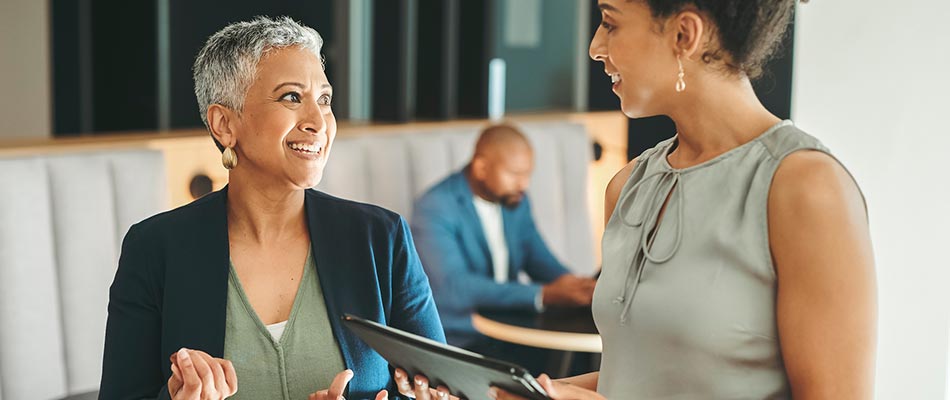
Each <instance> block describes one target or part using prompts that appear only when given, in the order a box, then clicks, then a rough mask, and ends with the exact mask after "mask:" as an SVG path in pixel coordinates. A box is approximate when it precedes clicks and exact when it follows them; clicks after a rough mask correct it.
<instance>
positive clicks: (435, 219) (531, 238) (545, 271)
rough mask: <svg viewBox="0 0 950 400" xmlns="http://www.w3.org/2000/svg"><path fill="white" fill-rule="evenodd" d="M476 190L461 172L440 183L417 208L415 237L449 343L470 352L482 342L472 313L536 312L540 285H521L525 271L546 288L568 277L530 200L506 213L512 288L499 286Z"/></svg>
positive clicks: (504, 213) (414, 228) (525, 200)
mask: <svg viewBox="0 0 950 400" xmlns="http://www.w3.org/2000/svg"><path fill="white" fill-rule="evenodd" d="M472 196H474V195H473V194H472V190H471V188H470V187H469V185H468V180H467V179H466V178H465V175H464V174H463V173H462V172H456V173H454V174H452V175H450V176H449V177H448V178H446V179H445V180H443V181H442V182H439V183H438V184H436V185H435V186H434V187H432V188H431V189H429V190H428V191H427V192H426V193H425V194H424V195H423V196H422V197H420V198H419V199H418V200H417V201H416V203H415V206H414V211H413V217H412V232H413V236H414V237H415V240H416V246H417V247H418V249H419V256H420V257H421V259H422V265H423V266H424V267H425V269H426V272H427V273H428V275H429V283H430V284H431V285H432V292H433V295H434V296H435V301H436V304H438V305H439V315H440V316H441V317H442V324H443V325H444V326H445V333H446V337H447V338H448V340H449V343H451V344H454V345H457V346H468V345H470V344H472V343H473V342H474V341H476V340H477V339H478V338H479V335H478V334H477V333H476V332H475V328H473V327H472V321H471V313H472V312H473V311H474V310H475V309H477V308H484V309H492V308H494V309H516V310H534V309H535V299H536V297H537V296H538V293H539V292H540V290H541V286H540V285H538V284H529V285H524V284H520V283H517V281H518V280H517V279H518V274H519V273H520V272H521V271H525V272H527V273H528V275H529V276H530V277H531V279H532V280H534V281H535V282H542V283H547V282H550V281H552V280H554V279H557V278H558V277H560V276H561V275H562V274H565V273H567V272H568V271H567V269H566V268H564V266H563V265H561V263H560V262H558V260H557V259H556V258H555V257H554V255H553V254H551V252H550V250H548V248H547V246H545V244H544V241H543V240H542V239H541V235H539V234H538V230H537V228H536V227H535V225H534V220H533V219H532V217H531V203H530V201H529V199H528V197H527V196H525V198H524V200H522V202H521V204H519V205H518V206H517V207H515V208H514V209H509V208H506V207H502V218H503V220H504V231H505V242H506V243H507V245H508V257H509V260H508V283H496V282H495V280H494V266H493V265H492V257H491V253H490V251H489V249H488V242H487V241H486V239H485V235H484V231H483V230H482V225H481V220H480V219H479V218H478V214H477V212H476V211H475V205H474V204H472V198H473V197H472Z"/></svg>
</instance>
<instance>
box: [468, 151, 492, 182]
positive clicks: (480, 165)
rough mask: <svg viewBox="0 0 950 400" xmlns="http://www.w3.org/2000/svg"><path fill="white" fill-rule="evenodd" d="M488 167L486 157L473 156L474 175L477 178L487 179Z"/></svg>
mask: <svg viewBox="0 0 950 400" xmlns="http://www.w3.org/2000/svg"><path fill="white" fill-rule="evenodd" d="M487 168H488V163H486V162H485V157H482V156H475V157H474V158H472V177H474V178H475V179H477V180H483V179H485V176H486V175H487V172H488V171H486V169H487Z"/></svg>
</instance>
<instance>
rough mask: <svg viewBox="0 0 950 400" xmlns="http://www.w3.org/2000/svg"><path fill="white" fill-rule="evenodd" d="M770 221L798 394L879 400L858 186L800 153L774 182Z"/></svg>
mask: <svg viewBox="0 0 950 400" xmlns="http://www.w3.org/2000/svg"><path fill="white" fill-rule="evenodd" d="M815 188H820V190H815ZM768 220H769V228H768V232H769V244H770V247H771V250H772V256H773V260H774V263H775V270H776V273H777V275H778V298H777V307H776V308H777V310H776V313H777V319H778V329H779V337H780V341H781V346H782V354H783V356H784V361H785V368H786V370H787V372H788V378H789V382H790V384H791V388H792V394H793V395H794V397H795V398H796V399H832V398H833V399H870V398H872V397H873V389H874V352H875V350H874V349H875V343H876V319H877V306H876V283H875V274H874V259H873V254H872V250H871V241H870V237H869V232H868V224H867V215H866V212H865V207H864V204H863V201H862V198H861V194H860V192H859V191H858V188H857V186H856V185H855V183H854V181H853V179H852V178H851V177H850V175H848V173H847V172H846V171H845V170H844V168H842V167H841V165H839V164H838V163H837V162H836V161H835V160H833V159H832V158H831V157H828V156H827V155H825V154H823V153H818V152H797V153H794V154H792V155H790V156H788V157H787V158H786V159H785V160H784V161H783V162H782V164H781V165H780V166H779V168H778V170H777V171H776V173H775V176H774V178H773V184H772V188H771V189H770V193H769V200H768Z"/></svg>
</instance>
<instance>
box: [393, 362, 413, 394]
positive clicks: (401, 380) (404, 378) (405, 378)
mask: <svg viewBox="0 0 950 400" xmlns="http://www.w3.org/2000/svg"><path fill="white" fill-rule="evenodd" d="M393 379H394V380H395V381H396V388H397V389H399V393H400V394H402V395H403V396H409V397H414V396H415V394H413V392H412V385H411V384H409V374H407V373H406V371H403V370H402V368H396V371H395V372H393Z"/></svg>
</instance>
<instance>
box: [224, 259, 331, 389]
mask: <svg viewBox="0 0 950 400" xmlns="http://www.w3.org/2000/svg"><path fill="white" fill-rule="evenodd" d="M226 320H227V323H226V328H225V337H224V358H225V359H227V360H230V361H231V363H233V364H234V369H235V372H237V377H238V391H237V393H236V394H235V395H234V396H232V397H230V399H238V400H240V399H284V400H289V399H293V400H306V399H307V397H308V396H309V395H310V393H313V392H315V391H318V390H322V389H326V388H328V387H330V382H331V381H332V380H333V377H334V376H336V374H338V373H339V372H340V371H343V369H344V368H345V367H344V364H343V356H342V354H341V353H340V347H339V345H338V343H337V341H336V339H335V338H334V337H333V331H332V328H331V326H330V318H329V316H328V314H327V307H326V302H325V301H324V298H323V290H322V289H321V287H320V279H319V276H318V273H317V269H316V264H315V263H314V260H313V257H312V255H311V254H308V255H307V261H306V265H305V266H304V272H303V277H302V279H301V281H300V286H299V287H298V288H297V294H296V297H295V298H294V302H293V308H292V309H291V311H290V318H288V319H287V321H286V322H285V323H284V322H282V323H281V324H284V327H283V328H284V329H283V333H282V334H280V335H279V336H278V335H273V336H272V333H271V331H270V330H268V327H267V326H264V324H263V323H262V322H261V320H260V318H258V316H257V313H256V312H255V311H254V308H253V307H251V303H250V301H249V300H248V298H247V295H246V294H245V293H244V288H243V287H242V286H241V282H240V280H239V279H238V276H237V273H236V272H235V270H234V264H233V263H232V264H231V271H230V273H229V276H228V303H227V318H226ZM274 325H278V324H274ZM272 328H273V326H272Z"/></svg>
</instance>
